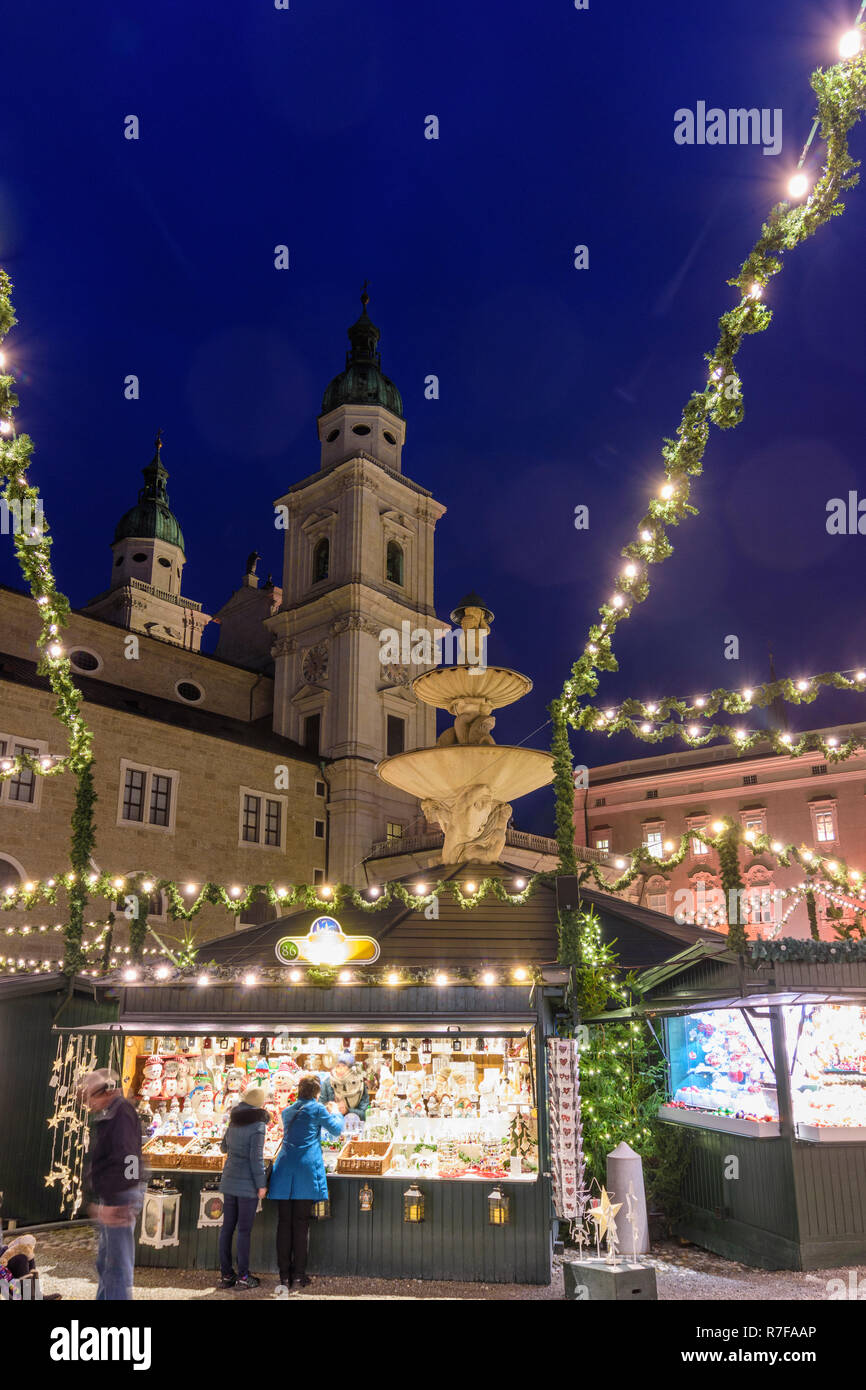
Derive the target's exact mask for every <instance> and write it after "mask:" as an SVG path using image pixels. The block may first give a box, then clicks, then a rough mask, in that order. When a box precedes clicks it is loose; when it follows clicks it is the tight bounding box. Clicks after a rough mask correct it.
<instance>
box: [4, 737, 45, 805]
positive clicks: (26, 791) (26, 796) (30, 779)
mask: <svg viewBox="0 0 866 1390" xmlns="http://www.w3.org/2000/svg"><path fill="white" fill-rule="evenodd" d="M3 751H4V752H5V751H6V750H5V748H4V750H3ZM14 751H15V754H16V756H17V755H18V754H19V753H29V754H30V756H31V757H35V756H36V754H37V753H38V752H39V749H38V748H32V747H31V746H30V745H29V744H26V743H16V744H15V749H14ZM8 796H9V800H10V801H19V802H21V801H23V802H26V804H27V805H29V806H32V804H33V801H34V798H35V796H36V778H35V776H34V774H33V773H32V772H31V770H30V768H29V767H22V768H21V770H20V771H19V772H17V773H16V774H15V776H14V777H11V778H10V779H9V792H8Z"/></svg>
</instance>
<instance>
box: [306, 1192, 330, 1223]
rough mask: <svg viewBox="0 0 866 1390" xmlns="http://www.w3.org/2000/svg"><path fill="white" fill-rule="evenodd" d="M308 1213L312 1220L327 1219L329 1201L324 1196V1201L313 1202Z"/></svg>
mask: <svg viewBox="0 0 866 1390" xmlns="http://www.w3.org/2000/svg"><path fill="white" fill-rule="evenodd" d="M310 1215H311V1216H312V1218H313V1220H314V1221H327V1220H328V1218H329V1216H330V1215H331V1201H330V1198H328V1197H326V1198H325V1199H324V1201H321V1202H314V1203H313V1205H312V1206H311V1208H310Z"/></svg>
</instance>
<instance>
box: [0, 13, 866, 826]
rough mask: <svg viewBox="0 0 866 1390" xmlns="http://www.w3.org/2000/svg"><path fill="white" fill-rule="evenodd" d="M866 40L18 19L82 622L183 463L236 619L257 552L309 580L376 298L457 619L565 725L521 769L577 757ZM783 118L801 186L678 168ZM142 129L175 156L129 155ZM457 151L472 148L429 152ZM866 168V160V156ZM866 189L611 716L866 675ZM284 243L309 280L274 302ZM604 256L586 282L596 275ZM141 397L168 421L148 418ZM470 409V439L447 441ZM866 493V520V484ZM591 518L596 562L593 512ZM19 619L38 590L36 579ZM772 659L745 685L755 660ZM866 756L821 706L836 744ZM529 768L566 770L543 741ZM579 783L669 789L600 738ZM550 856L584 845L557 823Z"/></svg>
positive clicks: (38, 380)
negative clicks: (597, 659)
mask: <svg viewBox="0 0 866 1390" xmlns="http://www.w3.org/2000/svg"><path fill="white" fill-rule="evenodd" d="M855 12H856V3H855V0H830V2H829V3H820V0H818V3H816V0H786V3H785V4H784V6H768V5H766V4H764V5H756V4H755V3H754V0H728V3H727V4H725V5H723V6H694V5H684V4H672V3H657V4H654V5H638V4H636V3H630V4H626V5H622V4H618V5H613V4H610V3H605V0H591V6H590V9H589V10H588V11H586V12H578V11H575V10H574V8H573V5H572V3H571V0H543V3H541V4H517V3H515V0H507V3H504V4H503V3H499V4H495V5H494V4H491V3H489V0H476V3H474V4H470V5H467V4H466V3H465V0H464V2H463V3H459V4H458V3H454V2H453V0H440V3H438V4H437V5H434V6H419V5H415V4H407V3H406V2H405V0H371V2H370V3H367V4H364V5H363V6H359V5H356V4H350V3H349V0H315V3H314V2H313V0H291V8H290V10H288V11H286V12H283V11H275V10H274V8H273V6H272V3H271V0H246V3H244V4H241V3H228V0H212V3H210V4H209V5H207V6H198V5H189V4H181V5H178V4H177V0H171V3H168V0H148V3H147V4H144V3H139V4H136V5H133V4H129V5H124V6H122V7H121V6H118V5H117V4H116V3H111V2H110V0H102V3H100V2H99V0H94V3H91V4H90V5H88V6H80V7H76V6H70V5H68V4H64V5H61V4H59V3H56V0H49V2H48V3H43V4H40V5H39V6H21V7H16V8H15V9H13V10H11V11H10V12H9V13H7V14H6V16H5V17H4V59H5V60H4V74H3V84H2V98H0V110H2V127H0V128H2V142H3V149H4V156H5V157H4V159H3V161H2V166H0V263H2V264H3V265H5V266H6V268H7V269H8V270H9V271H10V273H11V275H12V277H13V279H14V281H15V285H16V288H15V304H16V309H17V312H18V317H19V320H20V326H19V328H18V329H16V330H15V332H14V334H13V335H12V337H11V338H10V339H9V340H8V341H7V344H6V347H7V351H8V353H9V356H10V358H11V360H12V362H13V365H14V366H15V368H16V369H17V370H18V371H19V381H20V395H21V399H22V408H21V411H20V415H19V422H18V423H19V428H20V429H22V430H27V431H29V432H30V433H31V434H32V436H33V437H34V440H35V443H36V448H37V453H36V463H35V467H34V469H33V470H32V474H31V476H32V478H33V479H34V480H36V481H38V483H39V486H40V487H41V489H42V493H43V497H44V501H45V508H46V514H47V517H48V519H49V521H50V523H51V524H52V527H53V529H54V533H55V548H54V561H55V568H56V572H57V576H58V582H59V584H60V586H61V588H63V589H64V590H65V591H66V592H67V593H68V594H69V596H70V598H71V600H72V602H73V604H74V605H79V604H81V603H83V602H85V601H86V600H87V599H88V598H90V597H92V596H93V595H94V594H95V593H98V592H100V591H101V590H102V589H104V588H105V587H106V585H107V583H108V578H109V569H110V552H109V549H108V546H109V543H110V541H111V537H112V530H113V527H114V523H115V522H116V520H117V519H118V517H119V516H120V515H121V513H122V512H124V511H125V510H126V509H127V508H128V507H129V506H130V505H131V504H132V503H133V502H134V500H135V497H136V495H137V490H138V488H139V486H140V483H141V477H140V471H139V470H140V469H141V468H142V467H143V466H144V465H145V464H146V463H147V461H148V459H149V458H150V456H151V454H152V452H153V450H152V440H153V436H154V433H155V430H156V428H157V426H162V427H163V428H164V430H165V449H164V461H165V463H166V466H167V467H168V469H169V472H170V474H171V477H170V482H169V492H170V497H171V502H172V506H173V508H174V510H175V511H176V513H177V515H178V517H179V519H180V522H181V525H182V527H183V531H184V535H185V537H186V542H187V556H188V564H187V567H186V570H185V573H184V591H185V592H186V593H187V594H188V595H189V596H190V597H192V598H196V599H199V600H201V601H202V602H203V603H204V605H205V607H206V608H207V609H208V611H210V612H215V611H216V609H217V608H218V607H219V606H220V605H221V604H222V603H223V602H224V601H225V599H226V598H227V597H228V595H229V593H230V591H231V590H232V589H233V588H234V587H235V586H236V584H237V582H238V580H239V578H240V576H241V574H242V572H243V568H244V560H245V558H246V555H247V552H248V551H249V550H251V549H252V548H253V547H254V546H255V547H257V548H258V549H259V550H260V551H262V553H263V555H264V560H263V563H262V564H261V565H260V571H261V572H267V570H273V571H274V574H275V577H276V578H277V579H278V580H279V570H280V539H281V533H277V532H275V531H274V530H273V524H272V519H273V513H272V508H271V503H272V500H273V499H274V497H276V496H278V495H279V494H280V493H281V492H282V491H283V490H284V489H285V487H286V486H287V484H289V483H290V482H292V481H294V480H296V479H297V478H300V477H302V476H305V475H306V474H308V473H311V472H313V471H314V470H315V469H316V467H317V464H318V444H317V440H316V432H315V417H316V414H317V413H318V410H319V408H320V403H321V395H322V392H323V390H324V387H325V385H326V384H327V382H328V381H329V379H330V378H331V377H332V376H333V375H334V374H335V373H336V372H337V371H339V370H340V368H341V367H342V364H343V359H344V352H345V348H346V345H347V344H346V338H345V330H346V327H347V325H348V324H349V323H350V322H352V320H353V319H354V318H355V317H356V316H357V312H358V307H359V306H358V292H359V286H360V282H361V280H362V279H363V278H364V277H365V276H368V277H369V279H370V283H371V294H372V300H371V305H370V313H371V316H372V318H373V319H374V321H375V322H376V323H377V324H378V325H379V327H380V328H381V331H382V340H381V344H380V346H381V348H382V355H383V368H384V370H385V371H386V373H387V374H388V375H389V376H391V377H392V378H393V379H394V380H395V381H396V383H397V384H398V386H399V387H400V389H401V391H402V393H403V398H404V404H405V413H406V417H407V422H408V439H407V446H406V449H405V451H404V455H403V458H404V467H405V471H406V472H407V473H408V474H409V476H410V477H412V478H414V479H416V480H417V481H418V482H420V483H422V484H423V485H425V486H427V487H429V488H431V489H432V491H433V492H434V494H435V495H436V497H437V498H439V499H440V500H441V501H442V502H444V503H445V504H446V505H447V506H448V509H449V510H448V514H447V515H446V517H445V518H444V519H443V520H442V522H441V523H440V526H439V530H438V551H437V576H438V577H437V604H438V607H439V611H440V613H441V614H444V615H447V613H448V612H449V610H450V608H451V607H452V606H453V604H454V602H455V601H456V600H457V599H458V598H459V597H460V596H461V595H462V594H463V593H464V592H465V591H466V590H467V589H468V588H471V587H474V588H477V589H478V590H479V591H480V592H481V593H482V595H483V596H484V597H485V599H486V600H487V602H488V603H489V604H490V606H491V607H492V608H493V609H494V610H495V612H496V624H495V627H494V633H493V639H494V640H493V642H492V644H491V650H490V656H491V659H492V660H494V661H496V662H498V663H500V664H513V665H515V666H517V667H518V669H521V670H524V671H526V672H527V673H528V674H530V675H531V676H532V677H533V678H534V680H535V682H536V688H535V690H534V692H533V694H532V696H531V697H529V698H528V699H527V700H525V701H524V702H523V703H522V704H521V705H519V706H517V707H514V708H513V709H512V710H510V711H505V712H503V713H502V714H501V715H500V718H499V723H498V726H497V738H498V740H499V741H505V740H513V741H519V740H521V739H523V738H525V737H527V736H528V735H530V734H531V733H532V731H533V730H534V729H536V727H537V726H538V725H540V724H542V722H543V721H544V719H545V717H546V716H545V705H546V703H547V701H548V700H549V699H550V698H551V697H552V696H553V695H554V694H555V693H556V692H557V691H558V689H559V687H560V685H561V682H562V679H563V677H564V675H565V674H566V673H567V671H568V669H569V667H570V664H571V661H572V659H573V658H574V657H575V656H576V655H577V654H578V652H579V650H580V649H581V647H582V644H583V640H584V638H585V633H586V629H587V627H588V625H589V623H590V621H591V620H592V618H593V616H594V613H595V610H596V607H597V605H598V603H599V602H600V601H601V600H602V599H603V598H605V597H607V596H608V595H609V594H610V593H611V592H612V587H611V577H612V575H613V574H614V573H615V572H616V568H617V563H618V556H619V550H620V547H621V546H622V545H623V544H624V543H625V541H627V540H628V539H629V538H630V537H631V535H632V533H633V529H634V524H635V522H636V520H637V519H638V518H639V517H640V515H641V514H642V512H643V510H644V506H645V502H646V499H647V497H648V496H649V494H650V492H651V490H652V489H653V488H654V487H655V486H657V483H658V479H659V476H660V468H659V444H660V440H661V438H662V436H664V435H666V434H670V433H672V432H673V430H674V429H675V427H676V424H677V421H678V419H679V413H680V410H681V407H682V404H683V402H684V401H685V399H686V398H687V396H688V394H689V392H690V391H691V390H692V389H694V388H695V387H699V386H700V385H701V384H702V381H703V360H702V354H703V352H704V351H706V350H708V349H709V348H710V347H711V346H712V345H713V343H714V342H715V336H716V333H715V329H716V320H717V318H718V315H719V314H720V313H721V312H722V311H723V310H724V309H725V308H727V307H729V306H730V305H731V304H732V303H733V302H734V293H735V292H734V291H733V290H732V289H730V288H729V287H728V286H727V285H726V283H725V282H726V280H727V278H728V276H730V275H732V274H733V273H734V272H735V271H736V270H737V268H738V267H739V265H740V263H741V261H742V259H743V258H744V256H745V255H746V253H747V251H748V250H749V248H750V246H751V244H752V242H753V240H754V238H755V236H756V234H757V232H758V231H759V228H760V223H761V220H762V218H763V216H764V215H765V213H766V212H767V211H768V209H769V207H770V206H771V204H772V203H773V202H774V201H775V200H776V199H777V198H779V197H783V196H785V195H784V190H785V186H786V183H787V178H788V176H789V174H790V172H791V169H792V168H793V166H794V165H795V164H796V161H797V158H798V156H799V152H800V148H801V146H802V143H803V141H804V139H805V137H806V135H807V133H808V129H809V124H810V119H811V115H812V112H813V109H814V105H813V98H812V94H811V91H810V89H809V85H808V76H809V73H810V72H811V70H812V69H813V68H814V67H815V66H817V65H818V64H819V63H824V64H825V65H829V64H831V63H832V62H834V61H835V60H836V51H837V41H838V36H839V34H840V33H841V32H842V30H844V29H845V28H848V27H850V24H851V22H852V21H853V19H854V15H855ZM699 100H704V101H706V102H707V104H708V105H718V106H721V107H724V108H727V107H729V106H732V107H733V106H747V107H748V106H757V107H769V108H775V107H781V108H782V109H783V112H784V145H783V149H782V153H781V155H780V156H779V157H778V158H769V157H765V156H764V155H763V154H762V151H761V149H760V147H758V146H752V147H742V146H737V147H731V148H728V147H715V148H714V147H708V146H704V147H697V146H696V147H691V148H688V147H681V146H677V145H676V144H675V143H674V139H673V131H674V111H675V110H676V109H677V108H678V107H683V106H690V107H694V106H695V104H696V102H697V101H699ZM130 113H134V114H136V115H138V116H139V118H140V121H141V139H140V140H139V141H138V142H129V141H127V140H125V139H124V138H123V121H124V117H125V116H126V115H128V114H130ZM430 113H434V114H436V115H438V116H439V118H440V122H441V138H440V139H439V141H438V142H432V141H427V140H425V139H424V138H423V132H424V118H425V116H426V115H428V114H430ZM853 148H854V151H855V154H856V155H858V156H860V157H862V156H863V155H864V154H866V132H864V131H863V129H862V128H858V129H857V130H856V131H855V133H854V138H853ZM864 219H866V187H864V188H858V189H855V190H854V191H853V192H852V193H851V194H850V195H848V211H847V212H846V214H845V215H844V217H842V218H839V219H836V220H835V222H834V223H833V224H831V226H829V227H827V228H824V229H823V230H822V231H821V232H820V233H819V234H818V236H817V237H816V238H815V239H814V240H813V241H811V242H809V243H807V244H806V245H805V246H804V247H801V248H799V249H798V250H796V251H795V252H793V253H792V254H791V255H790V256H789V257H788V263H787V264H786V266H785V269H784V271H783V273H782V275H781V276H778V277H777V278H776V279H775V280H774V281H773V282H772V284H771V287H770V289H769V291H768V295H767V301H766V302H767V303H768V304H769V305H770V306H771V307H772V308H773V310H774V312H775V319H774V322H773V324H772V325H771V327H770V329H769V330H768V332H767V333H764V334H760V335H758V336H756V337H754V338H751V339H749V340H747V343H746V346H745V348H744V349H743V352H742V353H741V355H740V357H739V358H738V367H739V370H740V372H741V373H742V376H743V381H744V393H745V404H746V418H745V421H744V423H743V425H742V426H741V427H740V428H738V429H737V430H734V431H729V432H728V433H726V434H720V433H719V432H718V431H714V433H713V434H712V435H711V440H710V446H709V449H708V453H707V462H706V471H705V474H704V476H703V477H702V478H701V479H699V480H697V482H696V485H695V487H694V490H693V501H694V502H695V503H696V505H697V506H698V507H699V508H700V513H701V514H700V516H699V517H697V518H694V519H693V520H692V521H691V522H690V524H689V525H687V526H686V527H683V528H680V530H679V532H676V533H674V542H675V547H676V549H675V554H674V556H673V558H672V559H671V560H669V561H668V562H667V563H666V564H665V565H664V566H662V567H658V566H656V567H654V568H653V571H652V578H653V581H654V584H653V591H652V593H651V596H650V599H649V600H648V601H647V603H645V604H644V605H643V606H642V607H640V608H638V609H637V610H636V613H635V616H634V617H633V618H632V619H631V620H630V621H629V622H628V623H626V624H624V625H623V626H622V627H621V628H620V638H619V644H618V648H617V653H618V656H619V660H620V665H621V672H620V674H619V675H617V676H613V677H607V678H605V679H604V681H603V683H602V687H601V692H600V698H601V699H602V700H604V701H606V700H607V699H610V700H611V701H613V700H616V699H617V698H620V697H623V696H626V695H635V696H642V697H644V698H651V697H659V696H662V695H664V694H669V693H678V694H687V695H690V694H695V693H697V692H699V691H700V690H702V689H708V688H710V687H712V686H713V685H719V684H724V685H746V684H755V683H757V682H759V681H760V680H762V679H765V678H766V674H767V645H768V643H772V645H773V649H774V652H775V656H776V666H777V670H778V673H779V675H787V674H791V675H802V674H809V673H812V672H816V671H823V670H827V669H832V668H835V667H842V668H847V667H851V666H853V665H855V664H857V663H860V662H862V661H866V634H864V631H863V621H862V606H863V595H862V585H863V573H864V566H863V561H862V559H861V554H862V550H863V547H864V546H866V537H830V536H828V535H827V534H826V531H825V514H826V513H825V508H826V502H827V499H828V498H830V497H833V496H844V495H845V494H846V493H847V491H848V489H849V488H856V487H857V485H858V482H860V481H861V479H862V474H863V469H862V465H861V458H862V437H863V423H862V402H863V398H864V363H863V332H862V323H863V321H864V310H866V286H864V278H863V273H862V247H863V226H864ZM283 242H285V243H287V244H288V246H289V248H290V254H291V269H290V270H289V271H288V272H278V271H276V270H275V269H274V267H273V248H274V246H275V245H276V244H277V243H283ZM577 243H586V244H587V245H588V246H589V251H590V269H589V270H588V271H582V272H578V271H576V270H575V269H574V268H573V257H572V248H573V247H574V246H575V244H577ZM131 372H132V373H136V374H138V375H139V377H140V379H141V399H140V400H139V401H137V402H128V401H125V400H124V396H123V378H124V376H125V375H126V374H127V373H131ZM428 373H436V374H437V375H438V376H439V377H440V381H441V393H442V394H441V399H440V400H439V401H435V402H430V401H425V399H424V392H423V383H424V377H425V375H427V374H428ZM862 486H863V487H864V491H866V483H863V484H862ZM579 503H586V504H588V506H589V507H590V523H591V524H590V530H589V531H588V532H577V531H575V529H574V526H573V515H574V508H575V506H576V505H578V504H579ZM0 581H2V582H5V583H8V584H11V585H14V586H20V584H21V579H20V575H19V573H18V571H17V568H16V566H15V562H14V558H13V556H12V553H11V547H9V546H8V545H4V546H3V548H2V550H0ZM730 633H735V634H737V635H738V636H739V637H740V642H741V660H740V661H739V662H738V663H732V662H728V661H725V660H724V659H723V654H722V649H723V639H724V637H725V635H727V634H730ZM862 717H864V708H863V700H862V697H855V696H848V697H845V696H839V697H837V698H836V699H835V700H833V699H832V698H830V697H825V698H824V699H822V700H819V702H818V703H817V704H816V705H815V706H813V707H812V708H811V709H810V710H809V711H808V712H805V713H802V714H801V715H800V716H799V722H800V724H801V726H803V727H809V726H811V727H816V726H821V725H823V724H826V723H829V722H831V721H832V720H833V719H834V718H836V719H840V718H841V719H854V718H862ZM532 742H534V743H536V744H538V745H543V744H545V743H546V742H547V733H546V732H543V733H540V734H537V735H536V736H535V738H533V739H532ZM575 750H576V753H577V755H578V757H579V758H580V759H581V760H583V761H586V762H589V763H592V762H606V761H609V760H611V759H612V758H614V757H615V756H616V757H619V756H628V755H633V754H639V753H640V752H641V751H647V750H645V748H644V746H643V745H635V744H634V743H633V742H632V741H631V740H622V739H621V740H618V741H616V742H615V743H607V742H600V741H594V740H590V739H589V738H588V737H585V736H582V737H581V738H580V739H576V740H575ZM535 803H536V804H534V805H533V804H532V803H529V804H528V805H526V804H525V805H524V806H523V807H521V810H520V812H519V813H518V820H519V822H520V823H521V824H523V825H526V826H528V827H532V826H534V827H536V828H539V829H543V828H547V826H548V825H549V813H550V804H551V802H550V796H549V793H543V794H539V796H538V797H537V798H535Z"/></svg>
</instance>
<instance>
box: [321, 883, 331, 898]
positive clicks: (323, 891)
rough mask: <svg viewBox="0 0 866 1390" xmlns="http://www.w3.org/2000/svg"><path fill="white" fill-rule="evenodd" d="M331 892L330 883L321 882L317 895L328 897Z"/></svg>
mask: <svg viewBox="0 0 866 1390" xmlns="http://www.w3.org/2000/svg"><path fill="white" fill-rule="evenodd" d="M332 892H333V889H332V888H331V885H330V884H329V883H323V884H322V886H321V888H320V889H319V897H320V898H329V897H330V896H331V893H332Z"/></svg>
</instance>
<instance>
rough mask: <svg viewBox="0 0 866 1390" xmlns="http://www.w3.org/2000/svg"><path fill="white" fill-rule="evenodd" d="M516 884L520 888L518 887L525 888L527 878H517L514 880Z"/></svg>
mask: <svg viewBox="0 0 866 1390" xmlns="http://www.w3.org/2000/svg"><path fill="white" fill-rule="evenodd" d="M514 886H515V888H518V889H520V888H525V887H526V879H525V878H516V879H515V880H514Z"/></svg>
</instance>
